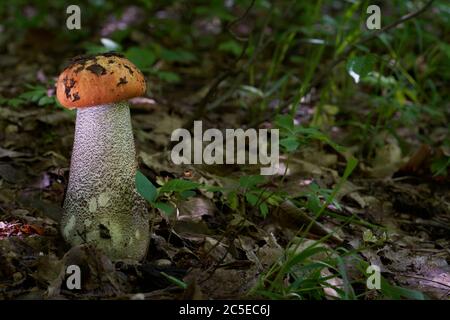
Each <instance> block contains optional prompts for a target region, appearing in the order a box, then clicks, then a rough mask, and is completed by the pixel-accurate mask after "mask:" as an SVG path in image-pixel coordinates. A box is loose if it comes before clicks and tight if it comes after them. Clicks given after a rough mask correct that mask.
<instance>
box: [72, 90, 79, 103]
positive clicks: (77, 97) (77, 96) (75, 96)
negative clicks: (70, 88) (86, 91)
mask: <svg viewBox="0 0 450 320" xmlns="http://www.w3.org/2000/svg"><path fill="white" fill-rule="evenodd" d="M77 100H80V96H79V95H78V92H75V93H74V94H73V95H72V101H73V102H75V101H77Z"/></svg>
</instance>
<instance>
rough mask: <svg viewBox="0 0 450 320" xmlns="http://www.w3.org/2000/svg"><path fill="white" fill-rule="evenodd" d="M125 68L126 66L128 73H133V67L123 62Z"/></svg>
mask: <svg viewBox="0 0 450 320" xmlns="http://www.w3.org/2000/svg"><path fill="white" fill-rule="evenodd" d="M123 66H124V67H125V68H127V70H128V72H129V73H130V74H133V73H134V71H133V69H131V68H130V67H129V66H127V65H126V64H124V65H123Z"/></svg>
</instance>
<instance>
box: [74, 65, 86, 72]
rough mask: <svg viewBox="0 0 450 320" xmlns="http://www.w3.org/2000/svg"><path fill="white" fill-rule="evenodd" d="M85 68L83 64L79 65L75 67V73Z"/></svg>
mask: <svg viewBox="0 0 450 320" xmlns="http://www.w3.org/2000/svg"><path fill="white" fill-rule="evenodd" d="M83 69H84V66H83V65H81V66H79V67H78V68H76V69H75V73H78V72H80V71H81V70H83Z"/></svg>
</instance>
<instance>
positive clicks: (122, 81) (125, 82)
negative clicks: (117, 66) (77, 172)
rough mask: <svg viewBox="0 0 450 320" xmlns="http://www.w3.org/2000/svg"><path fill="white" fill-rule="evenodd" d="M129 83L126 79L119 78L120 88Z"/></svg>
mask: <svg viewBox="0 0 450 320" xmlns="http://www.w3.org/2000/svg"><path fill="white" fill-rule="evenodd" d="M127 83H128V81H127V78H126V77H123V78H119V82H118V83H117V86H120V85H122V84H127Z"/></svg>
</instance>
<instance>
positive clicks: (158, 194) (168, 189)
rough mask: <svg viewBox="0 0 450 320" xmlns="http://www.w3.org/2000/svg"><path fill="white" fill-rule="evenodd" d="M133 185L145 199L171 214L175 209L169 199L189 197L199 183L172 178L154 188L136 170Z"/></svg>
mask: <svg viewBox="0 0 450 320" xmlns="http://www.w3.org/2000/svg"><path fill="white" fill-rule="evenodd" d="M135 185H136V189H137V192H138V193H139V194H140V195H141V196H142V197H143V198H144V199H145V200H147V201H148V202H149V203H150V204H151V205H152V206H153V207H155V208H158V209H160V210H162V211H163V212H164V213H166V214H172V213H173V212H174V210H175V207H174V205H173V204H172V203H171V200H170V198H171V197H179V198H181V199H186V198H189V197H191V196H193V195H194V194H195V192H194V190H195V189H197V188H198V187H199V186H200V184H198V183H195V182H192V181H188V180H182V179H172V180H169V181H168V182H167V183H165V184H164V185H163V186H161V187H160V188H156V187H155V185H154V184H153V183H152V182H151V181H150V180H148V178H147V177H146V176H145V175H143V174H142V172H140V171H137V172H136V176H135ZM164 200H166V201H164Z"/></svg>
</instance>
